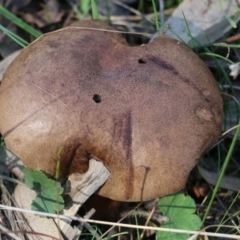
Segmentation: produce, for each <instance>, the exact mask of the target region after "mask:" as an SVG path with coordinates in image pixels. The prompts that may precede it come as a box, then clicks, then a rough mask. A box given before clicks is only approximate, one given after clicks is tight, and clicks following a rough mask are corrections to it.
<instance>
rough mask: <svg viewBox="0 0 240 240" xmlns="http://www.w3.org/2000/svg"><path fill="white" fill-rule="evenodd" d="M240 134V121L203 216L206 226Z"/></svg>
mask: <svg viewBox="0 0 240 240" xmlns="http://www.w3.org/2000/svg"><path fill="white" fill-rule="evenodd" d="M239 132H240V121H239V124H238V128H237V130H236V132H235V134H234V137H233V140H232V143H231V145H230V148H229V151H228V153H227V156H226V158H225V161H224V163H223V166H222V169H221V171H220V174H219V177H218V180H217V183H216V186H215V187H214V189H213V193H212V196H211V199H210V201H209V204H208V206H207V209H206V212H205V214H204V216H203V220H202V224H204V222H205V220H206V218H207V216H208V214H209V211H210V208H211V206H212V204H213V201H214V199H215V197H216V195H217V192H218V189H219V187H220V183H221V181H222V178H223V176H224V174H225V171H226V169H227V166H228V164H229V161H230V159H231V156H232V154H233V151H234V147H235V145H236V142H237V139H238V134H239Z"/></svg>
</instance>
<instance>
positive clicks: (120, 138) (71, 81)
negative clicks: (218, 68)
mask: <svg viewBox="0 0 240 240" xmlns="http://www.w3.org/2000/svg"><path fill="white" fill-rule="evenodd" d="M95 28H96V29H95ZM94 29H95V30H94ZM112 30H113V29H112V28H111V27H109V26H108V25H106V24H105V23H103V22H98V21H85V22H84V21H83V22H80V23H79V24H76V25H72V26H69V27H67V28H64V29H61V30H58V31H55V32H51V33H48V34H45V35H44V36H42V37H40V38H39V39H38V40H36V41H35V42H33V43H32V44H30V45H29V46H28V47H27V48H26V49H24V50H23V51H22V52H21V54H20V55H19V56H18V57H17V58H16V59H15V60H14V62H13V63H12V64H11V65H10V67H9V68H8V69H7V71H6V73H5V74H4V78H3V81H2V83H1V86H0V112H1V115H0V132H1V133H2V135H3V136H4V139H5V143H6V145H7V147H8V148H9V149H10V150H11V151H12V152H14V153H15V154H16V155H17V156H19V157H20V158H21V159H22V161H23V162H24V163H25V164H26V165H27V166H28V167H30V168H32V169H38V170H42V171H44V172H46V173H47V174H50V175H52V176H54V175H55V172H56V165H57V161H58V156H57V153H58V151H59V149H60V148H62V147H63V151H62V153H61V157H60V162H61V169H60V175H61V177H62V178H66V177H67V176H68V175H70V174H71V173H84V172H86V171H87V170H88V162H89V159H90V158H94V159H97V160H99V161H102V162H103V163H104V165H105V166H106V167H107V168H108V169H109V170H110V173H111V175H110V177H109V179H108V180H107V182H106V183H105V184H104V185H103V186H102V187H101V188H100V189H99V191H98V194H99V195H101V196H104V197H108V198H111V199H114V200H119V201H142V200H148V199H153V198H156V197H160V196H163V195H166V194H170V193H173V192H176V191H178V190H180V189H182V188H183V187H184V185H185V183H186V180H187V177H188V174H189V172H190V170H191V169H192V168H193V167H194V166H195V165H196V163H197V162H198V160H199V158H200V157H201V155H202V154H203V153H204V151H205V150H206V149H208V148H209V147H211V146H212V145H213V144H214V143H215V142H216V141H217V139H218V137H219V135H220V132H221V124H222V119H223V108H222V99H221V95H220V92H219V89H218V86H217V84H216V81H215V79H214V77H213V76H212V74H211V72H210V71H209V69H208V68H207V67H206V66H205V64H204V63H203V62H202V61H201V60H200V59H199V58H198V56H197V55H196V54H195V53H194V52H193V51H192V50H190V49H189V48H188V47H186V46H185V45H184V44H183V43H180V42H178V41H177V40H174V39H172V38H170V37H167V36H159V37H158V38H156V39H155V40H154V42H152V43H149V44H146V45H142V46H137V47H131V46H129V45H128V44H127V42H126V41H125V40H124V38H123V37H122V36H121V34H120V33H116V32H114V31H112Z"/></svg>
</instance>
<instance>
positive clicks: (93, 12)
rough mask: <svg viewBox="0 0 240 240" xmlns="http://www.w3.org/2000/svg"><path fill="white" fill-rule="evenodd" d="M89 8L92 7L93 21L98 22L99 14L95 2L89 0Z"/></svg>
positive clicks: (94, 0)
mask: <svg viewBox="0 0 240 240" xmlns="http://www.w3.org/2000/svg"><path fill="white" fill-rule="evenodd" d="M91 6H92V18H93V20H98V19H99V14H98V8H97V1H96V0H91Z"/></svg>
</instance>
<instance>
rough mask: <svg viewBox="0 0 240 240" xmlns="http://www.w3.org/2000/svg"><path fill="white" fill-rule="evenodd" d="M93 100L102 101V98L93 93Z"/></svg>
mask: <svg viewBox="0 0 240 240" xmlns="http://www.w3.org/2000/svg"><path fill="white" fill-rule="evenodd" d="M93 101H94V102H95V103H100V102H101V101H102V98H101V96H100V95H98V94H94V95H93Z"/></svg>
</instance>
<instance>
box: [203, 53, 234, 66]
mask: <svg viewBox="0 0 240 240" xmlns="http://www.w3.org/2000/svg"><path fill="white" fill-rule="evenodd" d="M199 56H212V57H213V56H214V57H217V58H221V59H223V60H225V61H227V62H229V63H230V64H234V62H233V61H231V60H229V59H228V58H226V57H223V56H221V55H219V54H216V53H211V52H205V53H199Z"/></svg>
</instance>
